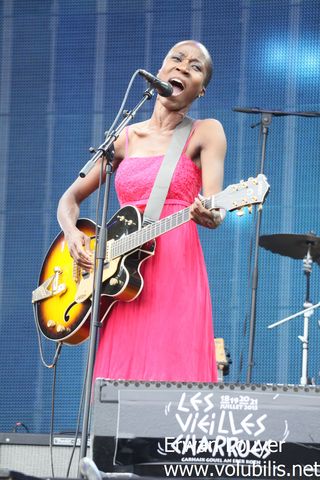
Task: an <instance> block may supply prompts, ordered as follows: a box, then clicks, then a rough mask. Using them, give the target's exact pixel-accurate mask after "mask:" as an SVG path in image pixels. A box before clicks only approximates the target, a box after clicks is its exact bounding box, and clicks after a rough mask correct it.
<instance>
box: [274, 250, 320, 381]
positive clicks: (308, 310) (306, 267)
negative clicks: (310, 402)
mask: <svg viewBox="0 0 320 480" xmlns="http://www.w3.org/2000/svg"><path fill="white" fill-rule="evenodd" d="M310 250H311V244H310V245H309V247H308V252H307V255H306V256H305V257H304V259H303V271H304V274H305V275H306V298H305V301H304V303H303V307H304V309H303V310H301V312H298V313H295V314H294V315H290V317H287V318H284V319H283V320H280V321H279V322H276V323H273V324H271V325H269V326H268V328H274V327H277V326H279V325H281V324H282V323H285V322H287V321H289V320H292V319H293V318H296V317H298V316H300V315H303V335H299V336H298V338H299V340H300V341H301V342H302V364H301V378H300V385H308V384H310V380H309V379H308V349H309V319H310V317H311V316H312V315H313V312H314V310H315V309H316V308H318V307H319V306H320V302H319V303H317V304H316V305H313V303H312V302H311V300H310V276H311V272H312V264H313V260H312V256H311V253H310Z"/></svg>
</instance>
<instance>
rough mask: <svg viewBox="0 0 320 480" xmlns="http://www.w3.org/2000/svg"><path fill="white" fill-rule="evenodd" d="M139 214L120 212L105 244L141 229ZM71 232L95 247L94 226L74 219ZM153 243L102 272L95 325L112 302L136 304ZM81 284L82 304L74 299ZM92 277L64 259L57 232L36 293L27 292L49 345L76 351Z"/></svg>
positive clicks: (84, 334)
mask: <svg viewBox="0 0 320 480" xmlns="http://www.w3.org/2000/svg"><path fill="white" fill-rule="evenodd" d="M141 223H142V219H141V213H140V212H139V210H138V209H137V208H135V207H133V206H127V207H124V208H122V209H120V210H118V212H117V213H116V214H115V215H114V216H113V217H112V218H111V220H110V221H109V222H108V225H107V230H108V243H109V242H112V241H116V240H118V239H120V238H123V237H124V236H126V235H128V234H130V233H133V232H135V231H136V230H138V229H140V228H141ZM77 227H78V228H79V230H81V231H82V232H83V233H85V234H86V235H87V236H89V237H90V238H91V243H90V248H91V249H92V250H94V247H95V233H96V225H95V223H94V222H92V221H91V220H86V219H80V220H79V221H78V222H77ZM154 250H155V240H152V241H149V242H147V243H146V244H144V245H142V246H141V247H139V248H136V249H135V250H133V251H131V252H128V253H127V254H125V255H123V256H120V257H118V258H115V259H113V260H112V261H111V262H110V263H109V264H106V265H105V266H104V269H103V284H102V292H101V300H100V320H101V321H103V320H105V318H106V317H107V314H108V312H109V311H110V309H111V307H112V306H113V305H114V303H115V302H117V301H119V300H120V301H125V302H129V301H132V300H134V299H135V298H137V296H138V295H139V294H140V292H141V290H142V288H143V278H142V276H141V274H140V265H141V263H142V262H143V261H144V260H146V259H147V258H149V256H150V255H153V254H154ZM83 283H85V287H86V290H88V288H89V289H90V295H88V293H87V295H86V297H87V298H85V299H84V301H79V300H77V301H76V299H77V292H78V291H79V285H82V284H83ZM92 288H93V274H92V273H91V274H89V273H87V272H83V271H81V269H80V268H79V267H78V266H77V265H75V263H74V261H73V259H72V257H71V256H70V253H69V250H68V246H67V243H66V242H65V239H64V235H63V232H60V233H59V235H58V236H57V237H56V238H55V239H54V241H53V242H52V244H51V246H50V248H49V250H48V252H47V255H46V257H45V259H44V262H43V265H42V268H41V272H40V276H39V287H38V288H37V289H36V290H35V291H34V292H33V303H35V304H36V309H37V321H38V325H39V328H40V330H41V332H42V334H43V335H44V336H45V337H46V338H48V339H49V340H53V341H59V342H63V343H66V344H69V345H77V344H79V343H81V342H83V341H84V340H86V339H87V338H88V336H89V333H90V320H91V294H92Z"/></svg>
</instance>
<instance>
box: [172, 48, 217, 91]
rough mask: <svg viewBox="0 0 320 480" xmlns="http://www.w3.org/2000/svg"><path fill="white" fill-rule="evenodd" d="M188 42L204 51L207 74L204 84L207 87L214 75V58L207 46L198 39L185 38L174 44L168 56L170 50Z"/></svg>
mask: <svg viewBox="0 0 320 480" xmlns="http://www.w3.org/2000/svg"><path fill="white" fill-rule="evenodd" d="M188 44H189V45H194V46H196V47H197V48H198V49H199V51H200V52H201V53H202V55H203V57H204V59H205V65H206V75H205V79H204V86H205V87H206V86H207V85H208V84H209V82H210V80H211V77H212V71H213V62H212V58H211V55H210V53H209V51H208V50H207V48H206V47H205V46H204V45H203V44H202V43H200V42H197V41H196V40H183V41H181V42H178V43H176V44H175V45H173V47H172V48H171V49H170V50H169V52H168V54H167V56H168V55H169V54H170V52H171V51H172V50H173V49H174V48H177V47H180V46H183V45H188Z"/></svg>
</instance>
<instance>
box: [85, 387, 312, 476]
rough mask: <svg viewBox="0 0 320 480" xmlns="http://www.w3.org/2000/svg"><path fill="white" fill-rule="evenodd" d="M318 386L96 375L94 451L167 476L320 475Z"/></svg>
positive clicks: (119, 465)
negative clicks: (113, 378)
mask: <svg viewBox="0 0 320 480" xmlns="http://www.w3.org/2000/svg"><path fill="white" fill-rule="evenodd" d="M319 410H320V388H318V387H316V386H315V387H313V386H310V387H302V386H301V387H300V386H293V385H292V386H285V385H247V386H246V385H233V384H230V385H228V384H204V383H203V384H198V383H166V382H128V381H111V380H109V381H108V380H105V379H98V380H97V381H96V384H95V392H94V404H93V420H92V426H91V427H92V428H91V440H92V445H91V448H92V458H93V461H94V462H95V464H96V465H97V467H98V469H99V470H101V471H104V472H133V473H135V474H138V475H140V476H144V475H154V476H156V477H166V478H173V477H174V478H230V477H232V478H243V477H246V478H282V477H287V478H294V477H296V478H310V477H311V478H318V477H320V415H319Z"/></svg>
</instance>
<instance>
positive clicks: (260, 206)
mask: <svg viewBox="0 0 320 480" xmlns="http://www.w3.org/2000/svg"><path fill="white" fill-rule="evenodd" d="M262 209H263V205H262V203H259V205H258V211H259V212H261V210H262Z"/></svg>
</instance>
